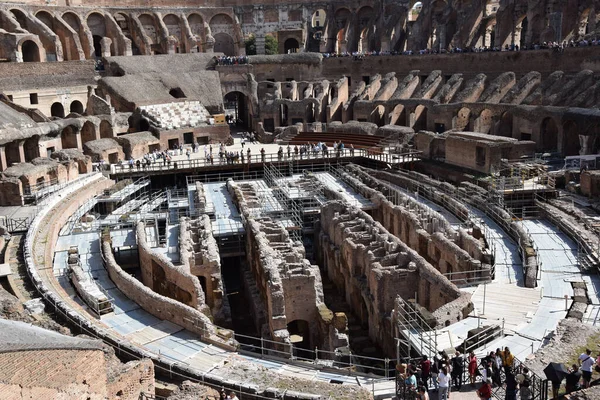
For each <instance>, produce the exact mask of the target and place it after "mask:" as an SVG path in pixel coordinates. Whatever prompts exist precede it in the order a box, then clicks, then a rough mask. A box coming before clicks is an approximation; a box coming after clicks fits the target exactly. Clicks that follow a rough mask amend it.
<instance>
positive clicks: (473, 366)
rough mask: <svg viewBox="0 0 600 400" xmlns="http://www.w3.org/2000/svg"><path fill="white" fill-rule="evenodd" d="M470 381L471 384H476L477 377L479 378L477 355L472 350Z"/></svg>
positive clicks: (470, 355) (470, 356)
mask: <svg viewBox="0 0 600 400" xmlns="http://www.w3.org/2000/svg"><path fill="white" fill-rule="evenodd" d="M468 368H469V381H470V382H471V386H473V387H474V386H475V378H477V357H476V356H475V353H473V352H471V353H470V354H469V367H468Z"/></svg>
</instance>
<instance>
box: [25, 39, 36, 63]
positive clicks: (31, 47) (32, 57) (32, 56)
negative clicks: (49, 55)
mask: <svg viewBox="0 0 600 400" xmlns="http://www.w3.org/2000/svg"><path fill="white" fill-rule="evenodd" d="M21 54H22V55H23V62H40V61H41V58H40V48H39V47H38V45H37V43H36V42H34V41H33V40H26V41H24V42H23V44H22V45H21Z"/></svg>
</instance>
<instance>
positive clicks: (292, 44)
mask: <svg viewBox="0 0 600 400" xmlns="http://www.w3.org/2000/svg"><path fill="white" fill-rule="evenodd" d="M299 50H300V43H298V41H297V40H296V39H294V38H289V39H287V40H286V41H285V42H284V43H283V52H284V54H290V53H297V52H298V51H299Z"/></svg>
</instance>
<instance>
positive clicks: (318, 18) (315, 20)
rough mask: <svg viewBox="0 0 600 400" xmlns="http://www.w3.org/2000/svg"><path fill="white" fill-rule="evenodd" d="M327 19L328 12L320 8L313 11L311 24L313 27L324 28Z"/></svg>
mask: <svg viewBox="0 0 600 400" xmlns="http://www.w3.org/2000/svg"><path fill="white" fill-rule="evenodd" d="M326 20H327V12H326V11H325V10H324V9H322V8H319V9H318V10H316V11H315V12H314V13H313V15H312V17H311V19H310V25H311V27H313V28H322V27H323V26H324V25H325V21H326Z"/></svg>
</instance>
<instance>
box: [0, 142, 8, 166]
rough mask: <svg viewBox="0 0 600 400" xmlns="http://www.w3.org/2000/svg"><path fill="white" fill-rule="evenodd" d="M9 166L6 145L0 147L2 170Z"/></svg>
mask: <svg viewBox="0 0 600 400" xmlns="http://www.w3.org/2000/svg"><path fill="white" fill-rule="evenodd" d="M6 168H8V164H7V162H6V149H5V148H4V146H1V147H0V171H4V170H5V169H6Z"/></svg>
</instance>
